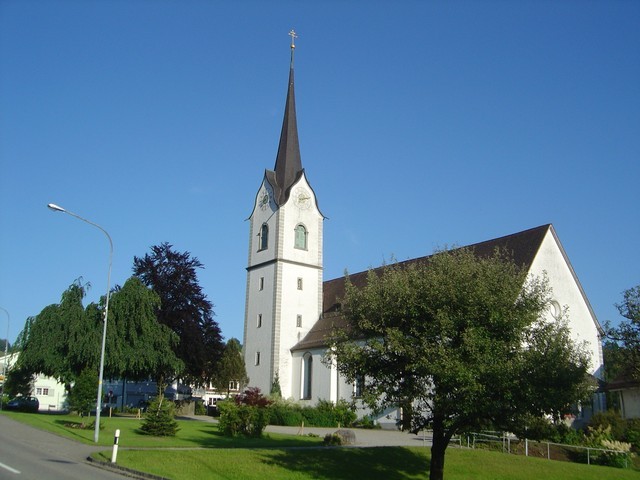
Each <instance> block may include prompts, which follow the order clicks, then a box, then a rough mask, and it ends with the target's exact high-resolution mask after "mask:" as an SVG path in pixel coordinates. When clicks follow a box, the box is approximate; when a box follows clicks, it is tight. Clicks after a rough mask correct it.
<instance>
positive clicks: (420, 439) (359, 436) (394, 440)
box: [180, 415, 431, 447]
mask: <svg viewBox="0 0 640 480" xmlns="http://www.w3.org/2000/svg"><path fill="white" fill-rule="evenodd" d="M180 418H182V419H185V420H186V419H189V420H193V421H205V422H214V423H216V422H217V420H216V419H214V418H213V417H205V416H199V415H198V416H184V417H180ZM336 430H337V428H319V427H305V428H304V429H303V430H302V431H301V429H300V428H299V427H280V426H275V425H269V426H268V427H267V428H266V430H265V431H266V432H267V433H269V432H274V433H286V434H288V435H300V434H302V435H307V434H309V433H313V434H315V435H318V436H320V437H324V436H325V435H326V434H327V433H333V432H335V431H336ZM349 430H352V431H353V432H354V433H355V435H356V446H357V447H420V446H426V447H430V446H431V435H430V434H424V435H423V434H422V433H419V434H418V435H414V434H412V433H405V432H400V431H398V430H365V429H349Z"/></svg>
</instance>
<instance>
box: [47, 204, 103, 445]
mask: <svg viewBox="0 0 640 480" xmlns="http://www.w3.org/2000/svg"><path fill="white" fill-rule="evenodd" d="M47 207H49V208H50V209H51V210H54V211H56V212H62V213H66V214H68V215H71V216H72V217H76V218H77V219H79V220H82V221H83V222H86V223H88V224H89V225H93V226H94V227H97V228H99V229H100V230H101V231H102V233H104V234H105V235H106V236H107V239H108V240H109V271H108V273H107V301H106V303H105V306H104V320H103V324H104V325H103V328H102V347H101V349H100V374H99V376H98V398H97V400H96V428H95V432H94V434H93V441H94V442H96V443H98V437H99V436H100V410H102V377H103V374H104V347H105V344H106V341H107V319H108V317H109V285H110V283H111V261H112V259H113V242H112V241H111V236H110V235H109V234H108V233H107V231H106V230H105V229H104V228H102V227H101V226H100V225H98V224H97V223H93V222H91V221H89V220H87V219H86V218H82V217H81V216H80V215H77V214H75V213H73V212H70V211H69V210H65V209H64V208H62V207H59V206H58V205H56V204H55V203H50V204H48V205H47Z"/></svg>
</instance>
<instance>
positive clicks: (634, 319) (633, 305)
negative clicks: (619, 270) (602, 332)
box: [606, 285, 640, 380]
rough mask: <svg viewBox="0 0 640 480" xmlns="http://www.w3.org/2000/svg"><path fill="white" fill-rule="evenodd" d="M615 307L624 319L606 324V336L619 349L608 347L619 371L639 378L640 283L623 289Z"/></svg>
mask: <svg viewBox="0 0 640 480" xmlns="http://www.w3.org/2000/svg"><path fill="white" fill-rule="evenodd" d="M616 307H617V308H618V311H619V312H620V315H622V316H623V317H624V318H625V320H624V321H622V322H621V323H620V325H618V327H615V328H614V327H612V326H611V325H607V326H606V330H607V336H608V337H609V339H610V340H611V341H612V342H613V343H614V344H615V345H616V346H617V347H619V349H616V348H615V347H614V346H613V345H610V346H609V347H610V349H611V350H612V351H613V352H612V353H615V354H616V359H617V360H618V362H619V366H620V371H621V372H622V373H625V374H628V375H630V376H631V377H632V378H635V379H636V380H640V285H637V286H635V287H632V288H630V289H628V290H625V291H624V292H623V294H622V302H621V303H618V304H616Z"/></svg>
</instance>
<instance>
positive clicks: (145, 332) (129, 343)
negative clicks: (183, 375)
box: [105, 277, 184, 395]
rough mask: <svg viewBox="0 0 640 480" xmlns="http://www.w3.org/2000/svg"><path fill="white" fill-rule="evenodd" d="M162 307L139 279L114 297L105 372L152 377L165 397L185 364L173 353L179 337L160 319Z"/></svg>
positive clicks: (135, 377) (153, 293) (136, 377)
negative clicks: (168, 388)
mask: <svg viewBox="0 0 640 480" xmlns="http://www.w3.org/2000/svg"><path fill="white" fill-rule="evenodd" d="M159 307H160V298H159V297H158V295H157V294H156V293H155V292H154V291H153V290H151V289H149V288H147V287H146V286H145V285H143V283H142V282H141V281H140V279H139V278H137V277H131V278H129V279H128V280H127V281H126V282H125V284H124V285H123V286H122V288H120V289H118V290H117V291H116V292H115V293H114V294H113V295H112V297H111V302H110V305H109V308H110V310H111V311H110V320H109V328H108V345H107V349H108V351H109V356H107V359H106V367H105V370H106V371H107V372H109V374H110V376H113V377H121V378H129V379H133V380H143V379H146V378H149V377H151V378H153V379H154V380H156V382H157V384H158V386H159V388H158V390H159V394H160V395H162V392H164V387H165V386H166V385H165V384H166V379H167V378H173V377H175V376H176V375H178V374H179V373H180V372H181V371H182V369H183V368H184V364H183V363H182V361H181V360H180V359H179V358H178V357H177V356H176V355H175V353H174V351H173V348H174V347H175V346H176V345H177V344H178V341H179V338H178V335H176V334H175V333H174V332H172V331H171V329H169V328H168V327H167V326H166V325H162V324H160V323H158V321H157V319H156V311H157V309H158V308H159Z"/></svg>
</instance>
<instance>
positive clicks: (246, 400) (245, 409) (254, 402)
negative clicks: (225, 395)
mask: <svg viewBox="0 0 640 480" xmlns="http://www.w3.org/2000/svg"><path fill="white" fill-rule="evenodd" d="M270 403H271V402H270V401H269V399H268V398H266V397H265V396H264V395H262V393H260V389H259V388H255V387H252V388H248V389H247V390H245V391H244V392H243V393H242V394H240V395H238V396H237V397H236V398H235V401H231V400H227V401H224V402H218V409H219V410H220V421H219V422H218V429H219V430H220V431H221V432H222V433H223V434H224V435H227V436H231V437H235V436H237V435H245V436H248V437H260V436H262V432H264V429H265V428H266V427H267V425H268V424H269V416H270V411H269V409H268V408H267V407H268V406H269V404H270Z"/></svg>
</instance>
